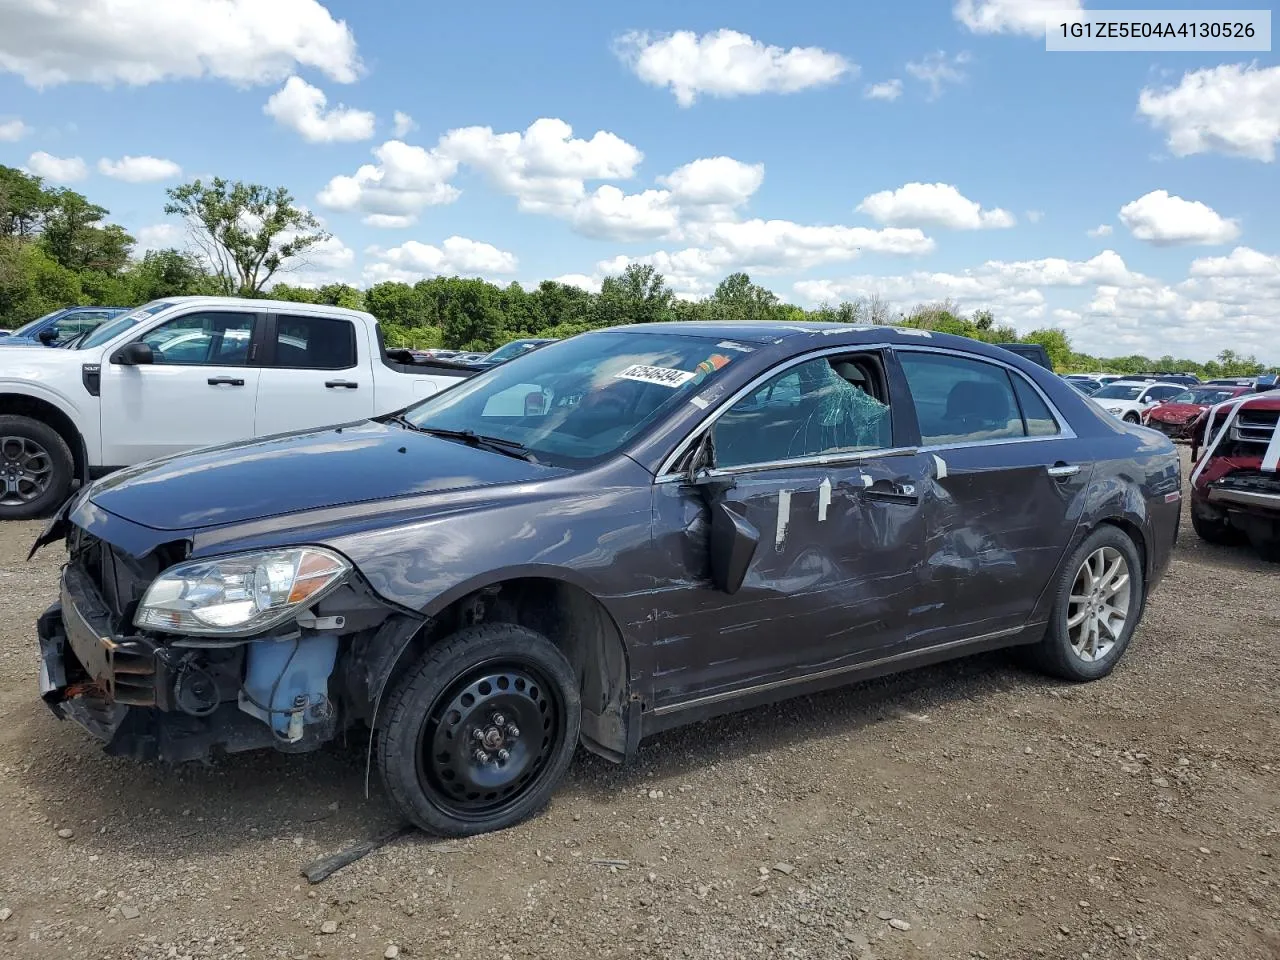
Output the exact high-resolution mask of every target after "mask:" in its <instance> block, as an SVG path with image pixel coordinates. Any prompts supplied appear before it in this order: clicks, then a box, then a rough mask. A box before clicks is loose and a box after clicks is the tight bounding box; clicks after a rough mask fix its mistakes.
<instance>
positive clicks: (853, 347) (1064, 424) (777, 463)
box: [654, 342, 1076, 483]
mask: <svg viewBox="0 0 1280 960" xmlns="http://www.w3.org/2000/svg"><path fill="white" fill-rule="evenodd" d="M873 350H891V351H893V352H894V353H895V354H901V353H940V354H944V355H946V356H953V357H959V358H960V359H962V360H975V361H976V362H978V363H989V364H991V365H992V366H997V367H1002V368H1004V370H1006V371H1007V372H1008V373H1010V374H1012V375H1014V376H1019V377H1021V378H1022V379H1023V380H1024V381H1025V382H1026V383H1027V384H1028V385H1029V386H1030V387H1031V389H1032V390H1034V391H1035V392H1036V394H1037V395H1038V396H1039V397H1040V399H1041V400H1043V401H1044V404H1045V406H1046V407H1048V408H1049V412H1050V413H1051V414H1053V418H1054V419H1055V420H1056V421H1057V422H1058V432H1057V433H1054V434H1049V435H1046V436H1036V437H1032V436H1025V437H998V438H995V439H992V440H965V441H960V442H957V443H935V444H921V445H920V446H918V447H887V448H883V449H877V450H860V451H857V452H856V453H836V454H820V455H817V456H810V457H795V458H792V459H788V460H772V461H767V462H761V463H752V464H739V465H737V466H734V467H724V468H721V469H717V470H714V471H712V476H731V475H734V474H738V473H748V472H755V471H758V470H775V469H777V468H779V467H790V466H828V465H831V464H839V463H856V462H858V461H860V460H867V459H871V458H873V457H888V456H895V457H900V456H908V455H911V454H915V453H932V452H934V451H936V450H955V449H957V448H961V447H989V446H996V445H997V444H1006V443H1040V442H1043V441H1046V440H1074V439H1076V432H1075V430H1074V429H1072V427H1071V422H1070V421H1069V420H1068V419H1067V418H1066V417H1064V416H1063V415H1062V411H1061V410H1059V409H1058V407H1057V405H1056V404H1055V403H1054V402H1053V401H1052V400H1051V399H1050V398H1049V396H1048V395H1047V394H1046V393H1045V392H1044V391H1043V390H1042V389H1040V385H1039V384H1038V383H1036V382H1035V381H1034V380H1032V379H1031V378H1030V377H1028V376H1027V375H1026V374H1025V373H1023V372H1022V371H1021V370H1019V369H1018V368H1017V367H1015V366H1014V365H1013V364H1011V363H1006V362H1005V361H1003V360H997V359H995V358H994V357H983V356H978V355H977V354H972V353H968V352H966V351H964V350H956V349H954V348H952V347H931V346H928V345H926V344H915V343H911V344H901V343H884V342H879V343H858V344H845V345H844V346H839V347H823V348H822V349H821V350H815V351H813V352H811V353H804V354H800V355H799V356H795V357H792V358H790V359H789V360H784V361H783V362H782V363H780V364H778V365H777V366H775V367H770V368H769V369H768V370H766V371H764V372H763V373H760V374H758V375H757V376H756V377H754V378H753V379H752V380H750V381H749V382H748V383H747V384H746V385H745V386H743V387H740V388H738V390H737V391H735V392H734V393H733V394H732V395H731V396H730V397H729V399H728V400H725V401H724V402H723V403H721V404H720V406H718V407H716V409H715V410H713V411H712V412H711V413H710V414H708V415H707V416H705V417H704V418H703V419H702V420H700V421H699V422H698V424H697V425H696V426H694V428H693V429H692V430H690V431H689V433H687V434H686V435H685V436H684V438H683V439H682V440H681V441H680V442H679V443H678V444H676V447H675V449H674V450H673V451H672V452H671V453H669V454H668V455H667V456H666V457H665V458H664V459H663V461H662V466H661V467H659V468H658V474H657V476H656V477H655V478H654V483H671V482H672V481H676V480H683V479H684V477H683V475H682V474H672V473H671V472H670V471H671V468H672V467H673V466H674V465H675V463H676V461H678V460H679V459H680V458H681V457H682V456H684V454H685V452H686V451H687V450H688V449H689V445H690V444H691V443H692V442H693V441H694V439H695V438H696V437H698V436H700V435H701V434H702V433H703V432H704V431H705V430H707V429H709V428H710V427H711V426H713V425H714V424H715V422H716V421H717V420H718V419H720V417H721V416H723V415H724V414H725V413H726V412H727V411H728V410H730V409H731V408H732V407H733V405H734V404H735V403H737V402H738V401H739V400H741V399H742V398H743V397H745V396H746V395H747V394H748V393H750V392H751V391H753V390H755V389H756V388H757V387H760V386H762V385H763V384H764V383H766V382H767V381H769V380H771V379H773V378H774V377H776V376H778V375H779V374H782V373H784V372H786V371H787V370H790V369H791V368H792V367H795V366H799V365H800V364H802V363H808V362H809V361H810V360H816V359H819V358H820V357H830V356H837V355H839V354H844V353H859V352H870V351H873ZM910 388H911V387H910V384H908V385H907V389H908V390H910ZM1014 401H1015V402H1016V401H1017V396H1016V393H1015V396H1014ZM1018 409H1019V410H1021V409H1022V407H1021V405H1019V407H1018Z"/></svg>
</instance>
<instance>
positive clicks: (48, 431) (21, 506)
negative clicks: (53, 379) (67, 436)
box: [0, 415, 75, 520]
mask: <svg viewBox="0 0 1280 960" xmlns="http://www.w3.org/2000/svg"><path fill="white" fill-rule="evenodd" d="M11 471H12V472H11ZM32 471H36V473H33V472H32ZM36 475H38V477H39V480H40V481H41V482H39V483H36V482H33V481H31V480H30V479H25V478H29V477H32V476H36ZM74 478H75V460H74V459H72V456H71V448H70V447H68V446H67V441H65V440H63V439H62V435H61V434H59V433H58V431H57V430H54V429H53V427H51V426H49V425H48V424H47V423H42V422H41V421H39V420H34V419H32V418H31V417H22V416H16V415H6V416H0V520H31V519H33V518H35V517H40V516H44V515H45V514H47V513H51V512H52V511H54V510H55V509H57V508H58V507H60V506H62V503H63V501H65V500H66V499H67V497H68V495H70V493H71V481H72V480H73V479H74Z"/></svg>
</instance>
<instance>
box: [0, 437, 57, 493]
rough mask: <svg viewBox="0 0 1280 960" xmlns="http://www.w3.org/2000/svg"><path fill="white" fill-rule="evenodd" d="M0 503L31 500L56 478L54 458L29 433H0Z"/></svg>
mask: <svg viewBox="0 0 1280 960" xmlns="http://www.w3.org/2000/svg"><path fill="white" fill-rule="evenodd" d="M0 481H2V482H3V485H2V486H0V504H4V505H6V506H21V505H23V504H27V503H31V502H32V501H33V500H36V499H37V498H39V497H40V496H42V495H43V494H44V492H45V491H46V490H48V489H49V484H50V483H51V482H52V481H53V458H52V457H50V456H49V451H48V450H46V449H45V448H44V446H43V445H42V444H40V443H37V442H36V441H35V440H32V439H31V438H30V437H0Z"/></svg>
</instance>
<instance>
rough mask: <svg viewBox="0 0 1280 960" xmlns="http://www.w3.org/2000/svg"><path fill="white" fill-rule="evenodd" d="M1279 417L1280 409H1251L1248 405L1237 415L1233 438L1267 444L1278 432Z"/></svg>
mask: <svg viewBox="0 0 1280 960" xmlns="http://www.w3.org/2000/svg"><path fill="white" fill-rule="evenodd" d="M1277 419H1280V410H1251V409H1249V408H1248V407H1246V408H1245V409H1243V410H1241V411H1240V412H1239V413H1238V414H1237V415H1236V422H1235V423H1233V424H1232V425H1231V439H1232V440H1235V441H1237V442H1239V443H1260V444H1262V445H1263V446H1265V445H1266V444H1268V443H1270V442H1271V437H1272V435H1273V434H1275V432H1276V421H1277Z"/></svg>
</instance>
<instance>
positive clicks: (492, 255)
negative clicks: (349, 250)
mask: <svg viewBox="0 0 1280 960" xmlns="http://www.w3.org/2000/svg"><path fill="white" fill-rule="evenodd" d="M368 253H369V254H370V256H372V257H374V258H375V259H374V261H373V262H372V263H370V264H369V265H368V266H366V267H365V271H364V275H365V279H366V280H367V281H368V282H370V283H381V282H382V281H384V280H400V281H404V282H407V283H411V282H413V281H415V280H420V279H422V278H423V277H439V276H482V275H483V276H488V275H491V274H495V273H514V272H515V270H516V268H517V266H518V265H519V262H518V260H517V259H516V256H515V254H513V253H508V252H506V251H505V250H499V249H498V248H497V247H495V246H493V245H492V244H488V243H481V242H479V241H477V240H468V239H467V238H466V237H456V236H455V237H449V238H448V239H447V240H445V241H444V242H443V243H442V244H441V245H440V246H438V247H436V246H432V245H431V244H429V243H420V242H419V241H417V240H409V241H407V242H405V243H402V244H401V245H400V246H398V247H392V248H391V249H390V250H383V249H381V248H379V247H371V248H370V249H369V251H368Z"/></svg>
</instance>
